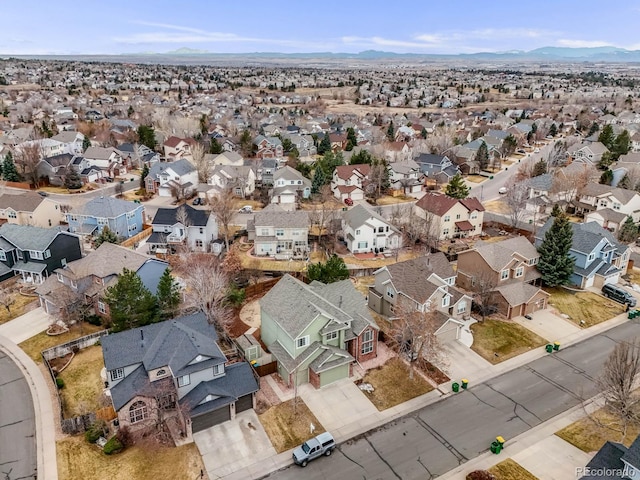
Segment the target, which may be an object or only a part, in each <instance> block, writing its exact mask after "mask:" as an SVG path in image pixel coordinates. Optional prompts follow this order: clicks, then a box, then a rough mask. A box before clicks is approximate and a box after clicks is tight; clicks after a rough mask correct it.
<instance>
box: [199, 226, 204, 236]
mask: <svg viewBox="0 0 640 480" xmlns="http://www.w3.org/2000/svg"><path fill="white" fill-rule="evenodd" d="M203 233H204V228H202V227H200V235H202V234H203Z"/></svg>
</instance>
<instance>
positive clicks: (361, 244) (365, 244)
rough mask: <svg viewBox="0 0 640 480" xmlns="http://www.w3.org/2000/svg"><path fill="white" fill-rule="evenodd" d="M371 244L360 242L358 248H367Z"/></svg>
mask: <svg viewBox="0 0 640 480" xmlns="http://www.w3.org/2000/svg"><path fill="white" fill-rule="evenodd" d="M367 245H369V244H368V243H367V242H358V248H367Z"/></svg>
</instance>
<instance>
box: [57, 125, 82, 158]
mask: <svg viewBox="0 0 640 480" xmlns="http://www.w3.org/2000/svg"><path fill="white" fill-rule="evenodd" d="M84 138H85V137H84V135H83V134H82V133H80V132H75V131H70V130H69V131H63V132H60V133H59V134H57V135H54V136H53V137H51V140H53V141H56V142H60V143H62V144H64V145H65V147H64V150H65V151H66V152H68V153H70V154H72V155H82V147H83V145H84Z"/></svg>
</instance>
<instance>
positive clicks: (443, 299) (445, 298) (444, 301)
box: [442, 295, 450, 307]
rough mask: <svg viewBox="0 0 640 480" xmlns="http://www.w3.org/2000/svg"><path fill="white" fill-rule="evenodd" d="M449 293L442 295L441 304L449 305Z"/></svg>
mask: <svg viewBox="0 0 640 480" xmlns="http://www.w3.org/2000/svg"><path fill="white" fill-rule="evenodd" d="M449 298H450V297H449V295H445V296H444V297H442V306H443V307H448V306H449Z"/></svg>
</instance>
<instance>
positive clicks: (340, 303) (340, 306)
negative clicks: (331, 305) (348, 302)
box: [338, 295, 342, 308]
mask: <svg viewBox="0 0 640 480" xmlns="http://www.w3.org/2000/svg"><path fill="white" fill-rule="evenodd" d="M338 308H342V295H340V301H339V302H338Z"/></svg>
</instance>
